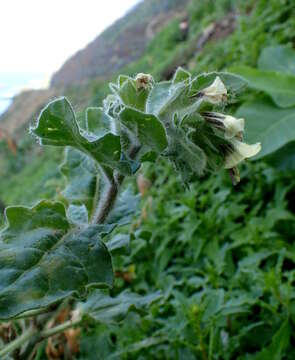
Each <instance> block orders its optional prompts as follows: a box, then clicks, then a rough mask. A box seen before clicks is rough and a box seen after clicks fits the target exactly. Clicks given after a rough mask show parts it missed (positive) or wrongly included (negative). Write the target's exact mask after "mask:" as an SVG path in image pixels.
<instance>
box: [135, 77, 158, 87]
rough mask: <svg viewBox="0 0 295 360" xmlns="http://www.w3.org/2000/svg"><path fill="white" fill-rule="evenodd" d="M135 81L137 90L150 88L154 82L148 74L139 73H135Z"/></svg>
mask: <svg viewBox="0 0 295 360" xmlns="http://www.w3.org/2000/svg"><path fill="white" fill-rule="evenodd" d="M135 82H136V89H137V90H141V89H150V88H151V86H152V84H153V83H154V79H153V77H152V75H150V74H143V73H139V74H137V75H136V78H135Z"/></svg>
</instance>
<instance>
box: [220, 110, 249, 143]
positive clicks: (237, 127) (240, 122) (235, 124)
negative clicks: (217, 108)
mask: <svg viewBox="0 0 295 360" xmlns="http://www.w3.org/2000/svg"><path fill="white" fill-rule="evenodd" d="M223 125H224V127H225V133H224V137H225V139H232V138H233V137H235V136H237V135H239V134H241V133H243V131H244V127H245V120H244V119H237V118H235V117H233V116H230V115H226V116H225V118H224V119H223Z"/></svg>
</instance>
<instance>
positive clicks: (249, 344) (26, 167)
mask: <svg viewBox="0 0 295 360" xmlns="http://www.w3.org/2000/svg"><path fill="white" fill-rule="evenodd" d="M175 7H176V8H177V13H176V14H175V16H173V17H172V18H171V19H169V21H168V22H165V24H164V25H163V26H162V27H161V29H160V30H159V31H158V32H157V33H156V35H155V36H154V37H153V39H151V40H150V41H147V42H146V43H145V44H144V47H143V48H141V54H139V53H136V54H135V55H134V58H133V55H131V56H130V57H128V60H127V58H126V59H123V62H116V66H114V67H113V68H112V70H111V68H109V69H104V72H105V73H106V74H107V76H106V78H107V79H102V78H101V77H98V78H94V79H93V78H92V79H91V80H89V81H87V82H85V83H84V84H83V86H77V85H74V84H72V85H71V86H70V87H67V88H66V89H65V94H66V95H67V96H68V97H69V98H70V100H71V101H72V103H73V104H74V105H75V107H76V109H78V110H82V109H83V108H84V107H86V106H87V105H98V104H99V103H100V101H101V100H102V98H103V97H104V96H105V94H106V93H107V92H108V85H107V81H106V80H113V79H115V78H116V76H117V75H118V72H117V70H118V69H119V68H121V70H120V72H123V73H127V74H131V75H134V74H136V73H138V72H146V73H151V74H153V76H155V78H157V79H167V78H169V77H171V74H172V73H173V71H174V70H175V69H176V68H177V66H180V65H181V66H184V67H186V68H188V69H189V70H190V71H192V72H193V73H194V74H197V73H198V72H201V71H211V70H216V69H218V70H222V69H228V68H230V67H231V66H233V65H234V64H239V65H240V64H243V65H248V66H256V65H257V60H258V57H259V54H260V52H261V50H262V49H263V48H264V47H266V46H269V45H273V44H286V43H289V44H290V45H291V46H293V47H294V46H295V4H294V1H293V0H219V1H216V0H215V1H214V0H204V1H198V0H191V1H188V2H187V4H184V2H183V1H177V0H175V1H168V0H167V1H156V0H155V1H153V0H150V1H148V0H147V1H144V2H143V4H141V5H139V6H138V7H137V8H135V9H134V10H133V12H132V13H130V14H128V15H127V16H126V17H125V18H124V19H122V20H120V21H119V22H117V23H116V24H115V26H114V27H113V28H112V29H113V30H114V29H116V31H113V30H111V29H110V30H108V31H106V33H105V35H104V40H103V41H104V42H113V41H114V42H116V41H121V40H122V38H120V37H117V36H118V33H121V32H122V31H123V29H125V30H126V29H127V30H126V31H127V32H126V34H128V36H127V37H126V39H127V40H128V42H129V43H130V47H131V48H132V47H133V46H134V47H137V45H136V44H138V41H139V40H140V38H134V37H133V35H132V34H133V32H132V34H131V33H128V29H130V28H132V29H136V26H138V24H139V22H140V21H141V20H142V21H143V24H147V23H148V22H150V19H151V18H152V17H154V16H155V15H156V14H158V13H159V12H163V11H164V12H167V13H169V12H170V11H171V10H173V11H175ZM179 13H181V16H179ZM183 19H186V20H187V21H188V24H189V27H188V32H187V33H186V34H183V33H182V32H181V30H180V27H179V25H180V22H181V21H182V20H183ZM125 30H124V31H125ZM117 32H118V33H117ZM138 34H142V33H140V32H138ZM126 39H125V40H126ZM133 40H134V42H133ZM99 44H101V43H99ZM100 46H101V45H99V46H98V47H97V48H96V49H94V43H93V44H91V45H89V48H88V50H89V49H93V55H95V56H94V57H93V59H94V58H95V57H96V56H101V54H102V53H103V56H109V54H106V53H105V52H104V51H105V49H102V48H100ZM128 49H129V48H128ZM86 50H87V49H86ZM88 50H87V51H88ZM91 51H92V50H91ZM120 51H121V50H120ZM136 51H137V50H136ZM88 54H89V53H88ZM79 56H84V55H82V53H81V54H80V55H79ZM91 56H92V55H91ZM103 56H102V59H105V58H104V57H103ZM114 56H115V55H114ZM77 59H78V55H77V57H76V58H75V61H76V60H77ZM70 61H74V60H70ZM77 64H78V60H77ZM93 64H95V66H96V65H97V63H96V62H95V61H94V63H93ZM67 66H69V63H67V64H66V65H65V67H67ZM75 66H76V65H75ZM77 66H78V65H77ZM91 66H92V65H91ZM91 66H90V67H89V69H85V73H83V74H82V72H81V71H82V70H77V79H82V78H83V79H84V78H87V77H88V76H91V77H92V75H93V73H92V71H93V68H92V67H91ZM83 71H84V70H83ZM97 71H101V70H97ZM74 73H76V71H74ZM64 74H66V71H65V73H64ZM89 74H91V75H89ZM95 75H100V73H99V72H97V73H95ZM59 76H60V79H61V80H56V79H57V77H55V78H54V79H53V84H57V83H58V82H59V81H61V82H62V81H66V80H62V79H63V75H62V72H61V73H60V75H59ZM64 76H65V78H64V79H66V76H67V75H64ZM74 76H76V75H74ZM256 95H257V92H255V91H249V90H247V91H246V92H244V93H243V94H242V95H241V96H240V97H239V98H238V99H235V103H234V104H232V108H231V110H232V111H234V110H235V108H236V107H237V106H238V105H239V104H241V103H243V102H244V101H247V100H249V99H252V98H253V97H255V96H256ZM79 116H80V118H81V117H82V116H83V113H82V111H81V112H80V115H79ZM26 128H27V126H24V127H23V128H22V129H19V134H21V136H20V139H19V143H18V146H19V153H18V156H17V157H15V156H14V155H13V154H12V153H11V152H10V151H9V148H8V146H7V144H6V143H5V142H2V143H0V151H1V157H0V199H1V200H2V201H3V202H4V203H5V204H7V205H11V204H13V203H22V204H27V205H29V204H32V203H33V202H34V201H35V200H37V199H38V198H46V197H47V198H52V197H54V196H56V197H58V196H59V193H60V190H61V189H62V187H63V181H64V180H63V178H62V177H61V176H60V174H59V172H58V168H57V166H58V164H59V163H60V161H61V159H62V156H63V154H62V153H61V152H60V150H59V149H57V150H56V149H52V148H43V149H41V148H40V147H38V145H36V144H35V142H34V140H32V138H31V137H30V136H29V135H28V134H27V132H24V130H25V129H26ZM24 133H25V135H24ZM141 173H143V174H144V176H145V177H146V178H148V179H149V180H150V183H151V184H152V186H151V188H150V189H149V190H148V191H147V192H146V194H145V195H144V197H143V199H142V209H143V210H142V213H141V215H140V216H139V217H138V218H136V219H135V220H134V223H133V225H132V227H131V229H126V232H127V231H131V232H132V234H133V235H134V240H133V242H132V244H131V251H130V254H128V255H124V256H123V255H122V256H121V257H118V258H116V261H115V264H114V266H115V269H116V273H117V275H118V276H117V278H116V283H115V287H114V290H113V293H114V294H116V293H118V292H119V291H121V290H123V289H132V290H134V291H135V292H137V293H142V294H144V293H146V292H149V291H154V290H158V289H160V290H161V291H162V293H163V299H162V301H161V302H160V303H158V304H156V305H154V306H153V307H152V309H151V311H150V312H149V313H147V314H146V315H145V316H140V315H138V314H130V315H128V317H127V319H126V320H125V321H124V322H122V323H121V324H120V325H110V326H108V327H107V328H106V327H105V325H101V326H94V325H92V324H89V327H88V329H87V330H85V331H84V332H83V333H82V334H81V335H80V336H79V343H80V352H79V353H76V354H75V355H74V357H73V358H76V359H83V360H97V359H106V360H108V359H123V360H125V359H126V360H127V359H128V360H132V359H159V360H162V359H177V360H191V359H192V360H193V359H202V360H236V359H238V360H270V359H274V360H280V359H282V360H283V359H287V360H292V359H294V358H295V346H294V344H295V337H294V330H295V293H294V269H295V256H294V250H295V249H294V244H293V242H294V241H293V239H294V235H295V227H294V214H295V208H294V196H295V180H294V179H295V177H294V172H292V171H285V172H280V171H278V170H277V169H275V168H272V167H270V166H269V165H266V164H265V163H263V162H262V161H259V162H253V163H248V164H245V165H244V166H243V168H242V171H241V183H240V184H239V185H238V186H237V187H233V186H232V184H231V181H230V178H229V177H228V175H227V174H226V173H225V172H224V173H222V174H219V175H215V174H212V175H211V176H207V177H206V178H203V179H201V180H198V181H196V182H195V183H194V184H193V185H192V187H191V188H190V189H184V187H183V185H182V184H181V181H180V179H179V178H177V177H176V176H175V175H174V172H173V170H172V169H171V167H170V165H169V164H167V163H164V162H159V163H158V164H157V165H156V167H149V166H145V167H144V168H143V169H141ZM45 348H46V345H43V347H41V348H40V349H41V350H40V352H39V353H40V356H39V359H43V358H44V359H45V358H46V357H45ZM42 356H43V357H42Z"/></svg>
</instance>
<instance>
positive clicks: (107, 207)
mask: <svg viewBox="0 0 295 360" xmlns="http://www.w3.org/2000/svg"><path fill="white" fill-rule="evenodd" d="M139 150H140V146H134V147H133V148H132V149H131V150H130V153H129V157H130V159H132V160H134V159H135V158H136V155H137V154H138V151H139ZM105 175H106V176H107V178H108V182H109V183H108V185H107V189H106V193H105V195H104V196H102V197H101V198H100V200H99V202H98V205H97V209H96V211H95V213H94V216H93V218H92V221H91V222H92V223H93V224H103V223H104V222H105V220H106V218H107V217H108V215H109V213H110V211H111V210H112V208H113V206H114V203H115V201H116V199H117V196H118V194H119V190H120V186H121V184H122V182H123V180H124V179H125V176H124V175H122V174H119V173H118V172H115V174H114V176H113V177H112V178H110V177H109V175H107V174H105Z"/></svg>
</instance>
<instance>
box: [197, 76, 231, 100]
mask: <svg viewBox="0 0 295 360" xmlns="http://www.w3.org/2000/svg"><path fill="white" fill-rule="evenodd" d="M201 93H202V94H203V99H204V100H207V101H208V102H210V103H212V104H218V103H220V102H222V101H225V100H226V99H227V90H226V87H225V86H224V84H223V82H222V81H221V79H220V77H219V76H217V77H216V78H215V80H214V82H213V83H212V84H211V85H210V86H208V87H206V88H205V89H203V90H202V91H201Z"/></svg>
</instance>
